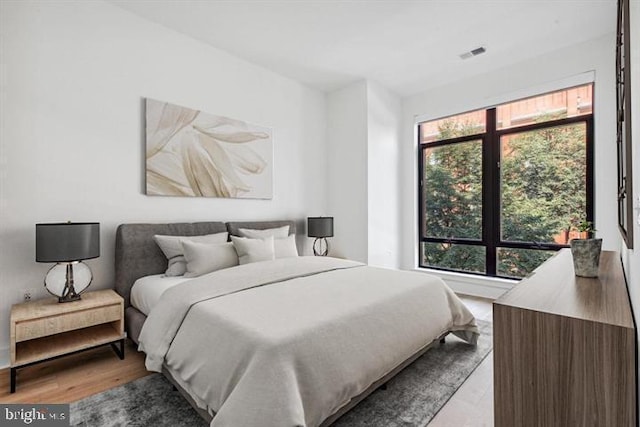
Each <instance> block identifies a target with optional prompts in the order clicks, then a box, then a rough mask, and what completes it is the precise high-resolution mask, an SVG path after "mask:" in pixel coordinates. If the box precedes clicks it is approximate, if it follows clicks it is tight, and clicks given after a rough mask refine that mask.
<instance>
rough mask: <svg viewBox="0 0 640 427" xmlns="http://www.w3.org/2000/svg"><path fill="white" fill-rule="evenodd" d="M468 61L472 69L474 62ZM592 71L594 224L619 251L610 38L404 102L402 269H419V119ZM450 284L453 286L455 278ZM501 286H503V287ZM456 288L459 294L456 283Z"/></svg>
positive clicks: (523, 93)
mask: <svg viewBox="0 0 640 427" xmlns="http://www.w3.org/2000/svg"><path fill="white" fill-rule="evenodd" d="M489 54H490V53H489ZM468 61H469V66H470V67H472V66H473V62H472V61H473V59H470V60H468ZM588 71H593V72H594V75H595V91H594V92H595V95H594V98H595V106H594V111H595V126H594V132H595V206H596V211H595V222H596V226H597V228H598V236H599V237H602V238H603V239H604V242H603V248H604V249H607V250H617V249H618V248H619V245H620V236H619V233H618V230H617V225H616V224H617V219H616V215H617V214H616V206H617V205H616V203H617V202H616V174H615V170H616V145H615V134H616V124H615V123H616V122H615V106H616V104H615V91H614V88H615V80H614V79H615V35H614V34H611V35H608V36H606V37H602V38H599V39H596V40H593V41H590V42H588V43H584V44H580V45H576V46H572V47H570V48H567V49H562V50H557V51H554V52H551V53H549V54H546V55H543V56H540V57H538V58H534V59H532V60H529V61H526V62H522V63H519V64H515V65H512V66H509V67H506V68H503V69H500V70H497V71H494V72H493V73H490V74H483V75H478V76H476V77H474V78H471V79H467V80H464V81H461V82H457V83H455V84H451V85H448V86H444V87H440V88H437V89H434V90H430V91H428V92H425V93H422V94H419V95H416V96H412V97H409V98H406V99H405V100H404V102H403V129H404V131H405V134H404V137H403V144H402V147H403V153H402V162H403V165H405V168H404V169H403V175H402V178H401V192H402V193H401V206H402V209H403V212H402V216H401V218H402V227H403V228H402V267H403V268H406V269H413V268H415V266H416V265H417V264H416V262H417V244H416V236H417V224H418V218H417V212H418V207H417V200H416V194H417V193H416V191H417V190H416V185H417V160H416V153H417V141H416V136H415V135H414V132H415V126H414V124H415V121H416V117H417V116H421V118H423V119H425V120H426V119H428V118H440V117H444V116H448V115H451V114H457V113H460V112H465V111H469V110H473V109H477V108H484V107H488V106H492V105H496V104H498V103H501V102H506V101H509V100H513V99H518V98H522V97H525V96H530V95H533V94H535V93H536V91H538V90H541V89H542V90H544V89H545V88H547V89H546V90H551V88H554V86H557V85H560V86H561V85H562V84H563V82H566V81H575V80H579V79H580V78H583V76H581V74H583V73H585V72H588ZM556 88H557V87H556ZM538 93H539V92H538ZM447 281H448V283H450V284H452V282H453V281H452V280H451V279H450V278H449V280H447ZM479 281H481V280H479ZM500 286H503V287H504V284H501V285H500ZM452 287H454V290H455V284H454V285H453V286H452Z"/></svg>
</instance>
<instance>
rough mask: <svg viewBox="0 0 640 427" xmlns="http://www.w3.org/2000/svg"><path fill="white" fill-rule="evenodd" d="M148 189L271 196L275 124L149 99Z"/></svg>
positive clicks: (166, 192)
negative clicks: (214, 113) (224, 115)
mask: <svg viewBox="0 0 640 427" xmlns="http://www.w3.org/2000/svg"><path fill="white" fill-rule="evenodd" d="M146 120H147V123H146V144H147V145H146V157H147V158H146V163H147V194H148V195H158V196H191V197H225V198H251V199H271V198H272V197H273V168H272V166H273V165H272V163H273V140H272V137H271V129H269V128H265V127H262V126H257V125H252V124H249V123H246V122H243V121H241V120H235V119H230V118H228V117H222V116H216V115H213V114H208V113H205V112H202V111H198V110H192V109H190V108H185V107H181V106H178V105H174V104H170V103H167V102H161V101H156V100H153V99H148V98H147V100H146Z"/></svg>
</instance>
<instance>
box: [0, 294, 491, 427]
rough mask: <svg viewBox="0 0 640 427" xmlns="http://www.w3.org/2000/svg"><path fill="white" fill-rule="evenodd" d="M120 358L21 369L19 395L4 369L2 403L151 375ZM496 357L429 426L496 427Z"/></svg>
mask: <svg viewBox="0 0 640 427" xmlns="http://www.w3.org/2000/svg"><path fill="white" fill-rule="evenodd" d="M461 298H462V300H463V301H464V303H465V304H466V305H467V307H469V309H470V310H471V312H472V313H473V314H474V315H475V316H476V318H478V319H483V320H488V321H491V320H492V305H491V301H490V300H485V299H482V298H475V297H467V296H461ZM125 351H126V357H125V359H124V360H120V359H118V357H117V356H116V355H115V353H114V352H113V350H111V348H110V347H108V346H107V347H101V348H98V349H95V350H90V351H87V352H84V353H78V354H76V355H73V356H69V357H63V358H61V359H57V360H53V361H50V362H45V363H41V364H38V365H35V366H31V367H28V368H24V369H21V370H19V371H18V385H17V388H16V392H15V393H13V394H10V393H9V370H8V369H4V370H1V371H0V403H68V402H74V401H76V400H80V399H82V398H84V397H87V396H91V395H93V394H96V393H100V392H102V391H105V390H108V389H110V388H113V387H117V386H119V385H121V384H125V383H128V382H130V381H133V380H136V379H138V378H141V377H143V376H145V375H148V374H149V373H148V372H147V371H146V369H145V367H144V358H143V356H142V353H138V352H137V351H136V348H135V346H134V344H133V343H131V342H128V344H127V346H126V350H125ZM492 354H493V353H490V354H489V356H487V358H486V359H485V360H484V361H483V362H482V363H481V364H480V366H478V368H477V369H476V370H475V371H474V372H473V374H471V376H470V377H469V378H468V379H467V381H465V383H464V384H463V385H462V386H461V387H460V388H459V389H458V391H457V392H456V393H455V394H454V395H453V396H452V397H451V399H450V400H449V401H448V402H447V404H446V405H445V406H444V407H443V408H442V409H441V410H440V412H439V413H438V414H437V415H436V417H435V418H434V419H433V420H432V421H431V423H429V426H428V427H479V426H493V357H492Z"/></svg>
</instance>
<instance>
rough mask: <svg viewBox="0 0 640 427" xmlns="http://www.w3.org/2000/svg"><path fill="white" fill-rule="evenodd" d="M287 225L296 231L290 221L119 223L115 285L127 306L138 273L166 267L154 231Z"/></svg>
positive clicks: (177, 232) (174, 232)
mask: <svg viewBox="0 0 640 427" xmlns="http://www.w3.org/2000/svg"><path fill="white" fill-rule="evenodd" d="M284 225H289V234H294V233H295V232H296V223H295V222H294V221H255V222H246V221H245V222H228V223H226V224H225V223H224V222H195V223H173V224H121V225H120V226H118V229H117V231H116V254H115V269H116V280H115V289H116V292H118V293H119V294H120V295H122V297H123V298H124V306H125V308H126V307H129V305H130V301H129V296H130V293H131V287H132V286H133V284H134V282H135V281H136V280H138V279H139V278H141V277H144V276H149V275H151V274H160V273H163V272H164V271H165V270H166V269H167V259H166V258H165V256H164V254H163V253H162V251H161V250H160V248H159V247H158V245H157V244H156V242H155V241H154V240H153V236H154V235H156V234H163V235H171V236H198V235H203V234H213V233H221V232H224V231H228V232H229V234H231V235H238V229H239V228H253V229H261V230H262V229H265V228H275V227H282V226H284Z"/></svg>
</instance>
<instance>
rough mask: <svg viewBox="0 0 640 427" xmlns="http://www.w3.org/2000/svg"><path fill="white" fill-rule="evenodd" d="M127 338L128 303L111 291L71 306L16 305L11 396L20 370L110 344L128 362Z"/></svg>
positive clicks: (52, 301)
mask: <svg viewBox="0 0 640 427" xmlns="http://www.w3.org/2000/svg"><path fill="white" fill-rule="evenodd" d="M124 339H125V333H124V301H123V300H122V297H121V296H120V295H118V294H117V293H116V292H115V291H113V290H111V289H108V290H102V291H94V292H86V293H83V294H82V299H81V300H80V301H74V302H68V303H59V302H58V299H57V298H55V297H53V298H45V299H41V300H37V301H31V302H26V303H23V304H16V305H14V306H13V307H11V348H10V352H11V386H10V387H11V393H13V392H15V390H16V373H17V370H18V369H20V368H24V367H27V366H30V365H34V364H36V363H40V362H44V361H46V360H51V359H56V358H58V357H62V356H67V355H69V354H72V353H77V352H79V351H84V350H89V349H92V348H95V347H99V346H102V345H107V344H111V347H113V350H114V351H115V352H116V354H117V355H118V357H120V359H124ZM116 343H119V344H120V349H118V347H117V346H116Z"/></svg>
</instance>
